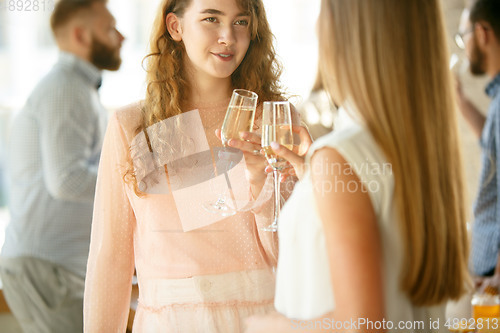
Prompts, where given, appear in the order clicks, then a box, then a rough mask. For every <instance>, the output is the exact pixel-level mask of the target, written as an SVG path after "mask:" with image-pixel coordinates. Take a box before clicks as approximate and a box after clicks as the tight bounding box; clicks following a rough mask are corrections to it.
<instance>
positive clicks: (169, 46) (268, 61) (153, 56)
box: [124, 0, 284, 194]
mask: <svg viewBox="0 0 500 333" xmlns="http://www.w3.org/2000/svg"><path fill="white" fill-rule="evenodd" d="M236 1H237V4H238V5H239V7H240V8H241V9H242V10H244V11H245V12H248V13H249V14H250V26H249V29H250V37H251V41H250V45H249V47H248V50H247V53H246V55H245V57H244V59H243V60H242V62H241V64H240V65H239V67H238V68H237V69H236V70H235V71H234V72H233V74H232V75H231V82H232V87H233V88H234V89H235V88H242V89H247V90H251V91H254V92H255V93H257V94H258V95H259V99H260V100H261V101H263V100H283V99H284V97H283V94H282V92H281V88H280V85H279V77H280V75H281V72H282V68H281V65H280V64H279V62H278V61H277V58H276V51H275V49H274V45H273V40H274V36H273V34H272V32H271V29H270V27H269V23H268V20H267V17H266V12H265V9H264V4H263V2H262V0H236ZM191 2H192V0H164V1H163V2H162V4H161V5H160V10H159V11H158V15H157V17H156V19H155V22H154V24H153V29H152V33H151V38H150V53H149V54H148V55H147V56H146V57H145V58H144V62H145V68H146V72H147V76H146V82H147V92H146V98H145V100H144V102H143V103H142V106H141V112H142V121H141V125H140V127H139V128H137V131H136V132H137V133H139V132H141V131H144V130H145V129H146V128H148V127H149V126H151V125H153V124H156V123H158V122H160V121H162V120H165V119H167V118H170V117H173V116H176V115H179V114H181V113H182V112H183V110H182V101H185V100H186V98H187V96H188V95H189V94H188V93H189V89H190V87H189V83H188V82H187V78H186V72H185V69H184V68H183V61H184V57H185V56H186V51H185V47H184V44H183V43H182V42H177V41H174V40H173V39H172V37H171V36H170V34H169V32H168V30H167V27H166V17H167V15H168V14H169V13H174V14H176V15H177V16H178V17H181V18H182V17H183V15H184V13H185V11H186V9H187V8H188V7H189V5H190V4H191ZM146 136H147V134H146ZM124 178H125V179H126V180H127V179H128V182H129V181H130V180H131V179H132V183H133V184H134V189H135V192H136V194H140V191H139V190H138V187H137V181H136V179H135V173H134V171H133V169H132V170H129V171H128V172H127V174H126V175H125V177H124Z"/></svg>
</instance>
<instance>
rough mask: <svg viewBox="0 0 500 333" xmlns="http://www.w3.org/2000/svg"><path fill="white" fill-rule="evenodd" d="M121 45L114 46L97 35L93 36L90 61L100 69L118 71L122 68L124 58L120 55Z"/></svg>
mask: <svg viewBox="0 0 500 333" xmlns="http://www.w3.org/2000/svg"><path fill="white" fill-rule="evenodd" d="M119 50H120V46H118V47H116V48H112V47H110V46H108V45H106V44H104V43H101V42H100V41H99V40H97V38H96V36H93V38H92V48H91V51H90V62H91V63H92V64H94V66H96V67H97V68H99V69H107V70H110V71H116V70H118V68H120V65H121V63H122V59H121V57H120V52H119Z"/></svg>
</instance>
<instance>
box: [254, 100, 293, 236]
mask: <svg viewBox="0 0 500 333" xmlns="http://www.w3.org/2000/svg"><path fill="white" fill-rule="evenodd" d="M271 142H277V143H279V144H280V145H282V146H285V147H286V148H288V149H290V150H291V149H292V148H293V132H292V117H291V112H290V103H289V102H288V101H279V102H264V109H263V113H262V142H261V145H262V149H263V151H264V154H265V156H266V159H267V162H268V163H269V165H270V166H271V167H272V168H273V176H274V218H273V223H272V224H270V225H269V226H267V227H265V228H264V229H263V230H265V231H273V232H275V231H277V230H278V216H279V212H280V204H281V200H280V198H281V194H280V175H281V170H282V169H283V167H284V166H285V165H286V161H285V160H284V159H283V158H282V157H280V156H278V155H276V153H275V152H274V151H273V149H272V148H271Z"/></svg>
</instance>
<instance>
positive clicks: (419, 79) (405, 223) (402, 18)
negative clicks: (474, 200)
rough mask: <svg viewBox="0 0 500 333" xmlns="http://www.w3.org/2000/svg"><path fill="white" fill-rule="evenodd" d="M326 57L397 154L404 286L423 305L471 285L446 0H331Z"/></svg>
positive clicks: (331, 86)
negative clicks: (444, 10) (443, 7)
mask: <svg viewBox="0 0 500 333" xmlns="http://www.w3.org/2000/svg"><path fill="white" fill-rule="evenodd" d="M319 31H320V32H319V34H320V66H321V69H322V78H323V81H324V83H325V86H326V88H327V90H328V92H329V93H330V95H331V96H332V97H333V99H334V100H335V102H337V103H339V104H342V102H345V101H349V103H350V104H352V105H354V107H355V109H356V111H357V112H358V113H359V114H360V115H361V116H362V118H363V119H364V122H365V124H366V126H367V128H368V130H369V131H370V132H371V133H372V135H373V136H374V138H375V140H376V141H377V143H378V144H379V145H380V147H381V148H382V150H383V151H384V153H385V154H386V157H387V159H388V160H389V162H390V163H392V169H393V175H394V179H395V189H394V191H395V192H394V196H395V202H396V207H397V208H398V213H399V216H400V219H399V220H400V226H399V227H400V232H401V235H402V240H403V244H404V255H403V263H402V267H403V270H402V272H401V277H400V288H401V290H403V291H404V292H405V293H406V294H407V295H408V297H409V299H410V300H411V301H412V302H413V303H414V304H415V305H419V306H423V305H435V304H439V303H441V302H443V301H445V300H447V299H456V298H458V297H459V296H460V295H462V293H463V292H464V290H465V287H466V285H467V284H468V281H469V277H468V272H467V256H468V238H467V232H466V225H465V219H466V213H465V210H464V206H465V205H464V202H465V201H464V185H463V174H462V165H461V151H460V144H459V138H458V129H457V119H456V114H457V111H456V105H455V102H454V91H453V85H452V77H451V74H450V71H449V70H448V49H447V45H446V38H445V28H444V23H443V18H442V11H441V7H440V3H439V0H323V1H322V9H321V14H320V19H319Z"/></svg>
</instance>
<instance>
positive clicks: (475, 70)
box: [469, 36, 486, 75]
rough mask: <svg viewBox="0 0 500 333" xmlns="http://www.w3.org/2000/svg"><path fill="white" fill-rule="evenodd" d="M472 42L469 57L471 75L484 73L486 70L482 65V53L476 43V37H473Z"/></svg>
mask: <svg viewBox="0 0 500 333" xmlns="http://www.w3.org/2000/svg"><path fill="white" fill-rule="evenodd" d="M473 42H474V44H473V45H472V51H471V52H472V53H471V56H470V59H469V65H470V72H471V73H472V74H473V75H484V74H485V73H486V72H485V70H484V69H483V67H484V53H482V52H481V50H480V49H479V46H478V45H477V40H476V37H475V36H474V37H473Z"/></svg>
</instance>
